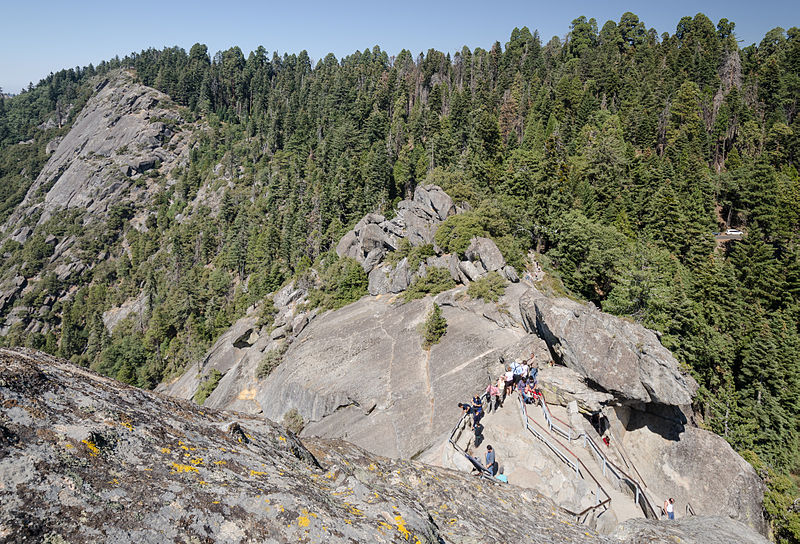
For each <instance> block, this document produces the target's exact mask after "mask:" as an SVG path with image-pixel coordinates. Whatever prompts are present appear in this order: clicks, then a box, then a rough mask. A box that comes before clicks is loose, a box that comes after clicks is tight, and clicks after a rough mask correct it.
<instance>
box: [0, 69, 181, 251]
mask: <svg viewBox="0 0 800 544" xmlns="http://www.w3.org/2000/svg"><path fill="white" fill-rule="evenodd" d="M181 123H182V119H181V117H180V114H179V113H178V111H177V107H176V106H175V105H174V104H172V100H171V99H170V98H169V97H168V96H167V95H165V94H164V93H161V92H159V91H157V90H155V89H152V88H150V87H146V86H144V85H141V84H139V83H136V82H134V80H133V77H132V76H130V75H129V74H127V73H125V72H115V73H112V74H110V75H109V76H108V77H106V78H104V79H102V80H100V81H98V83H97V85H96V87H95V94H94V95H93V96H92V98H90V99H89V101H88V102H87V103H86V106H85V107H84V108H83V110H82V111H81V113H80V114H79V115H78V117H77V118H76V120H75V122H74V124H73V126H72V128H71V129H70V131H69V132H68V133H67V135H66V136H65V137H64V138H63V139H61V140H60V141H58V142H52V143H53V144H54V145H53V146H51V147H50V149H51V150H52V153H53V154H52V157H50V160H48V161H47V164H46V165H45V167H44V168H43V169H42V171H41V172H40V173H39V176H38V177H37V178H36V181H35V182H34V183H33V185H32V186H31V188H30V190H29V191H28V194H27V195H26V196H25V200H24V201H23V202H22V203H21V204H20V205H19V206H18V207H17V209H16V211H15V213H14V214H12V215H11V217H10V218H9V219H8V221H7V222H6V225H5V228H4V229H3V230H4V231H5V232H6V233H9V232H10V233H11V235H12V236H13V237H14V238H15V239H17V240H18V241H24V240H25V239H26V237H27V236H28V234H29V232H30V227H17V225H19V224H20V222H21V221H22V220H23V218H24V217H28V216H32V215H36V214H39V219H38V223H43V222H45V221H47V219H49V218H50V217H51V216H52V214H53V213H54V212H55V211H56V210H59V209H62V208H81V209H84V210H86V212H87V217H89V218H90V220H97V219H98V218H100V217H103V216H104V214H105V213H106V212H107V211H108V209H109V207H111V206H112V205H115V204H121V203H123V202H138V201H141V200H144V199H146V198H147V197H148V196H149V194H150V192H151V191H152V190H153V189H154V187H153V185H152V182H150V183H148V179H147V178H146V177H142V174H144V173H145V172H147V171H149V170H152V169H155V168H158V169H162V168H163V170H162V171H163V172H167V171H169V170H171V169H172V168H173V167H174V166H175V165H176V164H179V163H181V162H183V161H185V160H186V159H187V158H188V157H187V156H186V155H185V152H186V151H187V139H188V136H189V133H188V132H187V131H181V130H180V128H179V127H180V125H181Z"/></svg>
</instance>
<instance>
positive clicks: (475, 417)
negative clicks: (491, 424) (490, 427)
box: [470, 395, 483, 426]
mask: <svg viewBox="0 0 800 544" xmlns="http://www.w3.org/2000/svg"><path fill="white" fill-rule="evenodd" d="M470 408H471V409H472V422H473V424H474V426H477V425H478V423H480V421H481V418H482V417H483V403H482V402H481V398H480V397H479V396H478V395H475V396H474V397H472V406H471V407H470Z"/></svg>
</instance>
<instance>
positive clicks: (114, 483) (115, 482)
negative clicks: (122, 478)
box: [108, 478, 119, 485]
mask: <svg viewBox="0 0 800 544" xmlns="http://www.w3.org/2000/svg"><path fill="white" fill-rule="evenodd" d="M108 483H110V484H113V485H119V480H117V479H116V478H114V479H113V480H111V481H109V482H108Z"/></svg>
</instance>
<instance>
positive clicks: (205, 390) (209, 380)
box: [193, 368, 222, 406]
mask: <svg viewBox="0 0 800 544" xmlns="http://www.w3.org/2000/svg"><path fill="white" fill-rule="evenodd" d="M221 379H222V373H221V372H220V371H219V370H217V369H216V368H212V369H211V372H209V373H208V374H206V376H205V378H204V379H203V380H202V381H201V382H200V386H199V387H198V388H197V392H196V393H195V394H194V399H193V400H194V401H195V402H196V403H197V404H199V405H200V406H202V405H203V403H205V401H206V399H207V398H208V396H209V395H211V393H213V392H214V389H216V388H217V386H218V385H219V381H220V380H221Z"/></svg>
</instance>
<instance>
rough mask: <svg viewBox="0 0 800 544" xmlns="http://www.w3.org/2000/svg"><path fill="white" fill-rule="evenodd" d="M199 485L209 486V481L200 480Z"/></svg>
mask: <svg viewBox="0 0 800 544" xmlns="http://www.w3.org/2000/svg"><path fill="white" fill-rule="evenodd" d="M197 483H199V484H200V485H208V482H207V481H205V480H200V481H199V482H197Z"/></svg>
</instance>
